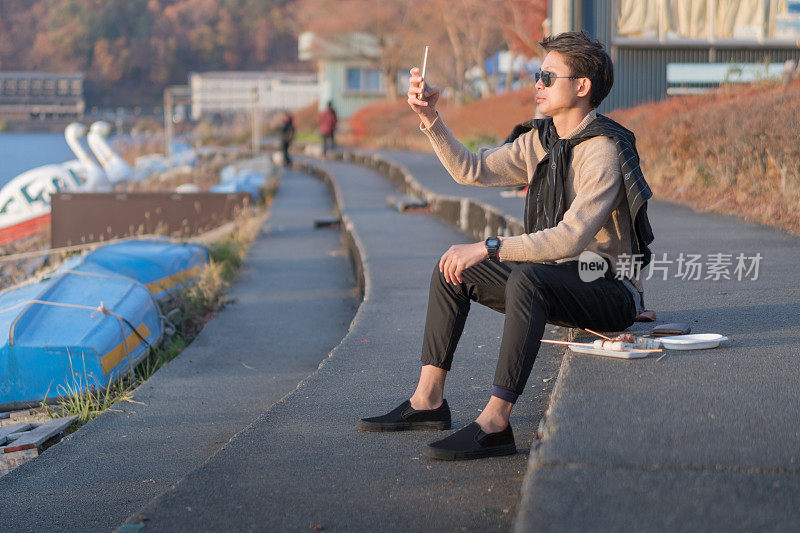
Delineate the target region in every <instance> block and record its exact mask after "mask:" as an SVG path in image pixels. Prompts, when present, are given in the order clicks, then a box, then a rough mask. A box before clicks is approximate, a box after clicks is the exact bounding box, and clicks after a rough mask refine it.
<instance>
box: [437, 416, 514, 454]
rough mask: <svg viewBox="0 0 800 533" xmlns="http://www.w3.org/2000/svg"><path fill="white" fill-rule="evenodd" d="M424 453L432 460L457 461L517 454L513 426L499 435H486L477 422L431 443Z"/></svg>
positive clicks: (509, 426)
mask: <svg viewBox="0 0 800 533" xmlns="http://www.w3.org/2000/svg"><path fill="white" fill-rule="evenodd" d="M422 453H423V454H425V455H426V456H427V457H430V458H431V459H439V460H440V461H457V460H460V459H482V458H484V457H496V456H499V455H512V454H515V453H517V445H516V444H514V432H513V431H512V430H511V424H509V425H508V427H507V428H506V429H504V430H503V431H500V432H498V433H484V432H483V430H482V429H481V426H480V425H478V423H477V422H473V423H471V424H469V425H468V426H465V427H463V428H461V429H459V430H458V431H456V432H455V433H453V434H452V435H450V436H449V437H445V438H444V439H442V440H437V441H436V442H431V443H430V444H428V445H427V446H426V447H425V448H423V450H422Z"/></svg>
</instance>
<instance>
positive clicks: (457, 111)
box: [341, 82, 800, 234]
mask: <svg viewBox="0 0 800 533" xmlns="http://www.w3.org/2000/svg"><path fill="white" fill-rule="evenodd" d="M534 105H535V102H534V95H533V92H532V91H531V90H526V91H520V92H517V93H511V94H505V95H500V96H497V97H494V98H491V99H486V100H476V101H474V102H471V103H469V104H465V105H462V106H454V105H452V103H449V102H442V103H441V104H440V110H441V114H442V116H443V117H444V119H445V121H446V122H447V124H448V126H450V128H452V129H453V131H454V132H455V134H456V136H457V137H458V138H459V139H461V140H462V141H464V142H465V144H467V145H468V146H470V147H471V148H473V149H474V148H476V147H477V146H481V145H492V144H496V143H497V142H498V141H500V140H502V139H503V138H505V136H506V135H507V134H508V133H509V132H510V131H511V128H512V127H513V126H514V125H515V124H517V123H519V122H522V121H524V120H527V119H528V118H530V117H531V116H532V113H533V109H534ZM611 117H612V118H614V119H615V120H617V121H619V122H620V123H622V124H623V125H624V126H626V127H628V128H629V129H631V130H632V131H633V132H634V133H635V134H636V136H637V139H638V142H637V145H638V148H639V152H640V155H641V157H642V167H643V169H644V172H645V177H646V178H647V180H648V182H649V183H650V185H651V186H652V188H653V191H654V192H655V195H656V198H661V199H666V200H674V201H678V202H681V203H685V204H688V205H690V206H692V207H694V208H696V209H699V210H703V211H712V212H716V213H724V214H729V215H735V216H739V217H742V218H744V219H746V220H749V221H752V222H757V223H760V224H767V225H773V226H778V227H781V228H784V229H786V230H788V231H791V232H793V233H795V234H800V170H799V169H800V165H798V163H797V162H798V161H800V82H794V83H792V84H790V85H788V86H781V85H776V84H759V85H751V86H745V87H737V88H726V89H723V90H720V91H719V92H716V93H714V94H709V95H700V96H688V97H679V98H670V99H668V100H666V101H663V102H659V103H655V104H646V105H641V106H637V107H634V108H630V109H626V110H620V111H616V112H614V113H612V114H611ZM348 125H349V130H350V131H349V133H347V134H346V135H342V136H341V140H342V141H343V142H345V143H347V144H351V145H357V146H362V147H366V148H396V149H410V150H421V151H428V152H429V151H431V147H430V144H429V143H428V141H427V139H426V138H425V136H424V135H423V134H422V133H420V132H419V131H418V130H417V125H418V123H417V120H416V118H415V116H414V114H413V113H412V112H411V110H410V109H409V108H408V104H407V103H406V102H405V100H398V101H395V102H382V103H378V104H375V105H372V106H369V107H367V108H364V109H362V110H361V111H359V112H358V113H356V114H355V115H354V116H353V117H351V118H350V120H349V124H348Z"/></svg>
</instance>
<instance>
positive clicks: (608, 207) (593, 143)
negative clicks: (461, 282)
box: [420, 110, 641, 290]
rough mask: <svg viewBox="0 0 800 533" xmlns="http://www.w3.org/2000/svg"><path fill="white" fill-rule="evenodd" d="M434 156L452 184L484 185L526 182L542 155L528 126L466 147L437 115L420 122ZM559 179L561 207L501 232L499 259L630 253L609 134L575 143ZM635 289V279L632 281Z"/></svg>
mask: <svg viewBox="0 0 800 533" xmlns="http://www.w3.org/2000/svg"><path fill="white" fill-rule="evenodd" d="M596 117H597V113H596V112H595V111H594V110H592V111H591V112H590V113H589V114H588V115H586V117H585V118H584V119H583V121H581V123H580V124H579V125H578V126H577V127H576V128H575V129H574V130H573V131H571V132H570V133H569V134H567V135H565V136H563V138H570V137H574V136H575V135H577V134H578V133H580V132H581V131H582V130H583V129H584V128H585V127H586V126H587V124H589V123H590V122H591V121H592V120H594V119H595V118H596ZM420 129H421V130H422V131H423V132H425V134H426V135H427V136H428V138H429V139H430V141H431V144H432V145H433V148H434V150H435V151H436V155H437V156H438V157H439V160H440V161H441V162H442V164H443V165H444V167H445V168H446V169H447V171H448V172H449V173H450V175H451V176H452V177H453V179H455V180H456V181H457V182H458V183H462V184H464V185H479V186H484V187H512V186H517V185H527V184H528V183H530V181H531V179H533V175H534V171H535V170H536V165H537V164H538V163H539V161H540V160H541V159H542V158H543V157H544V156H545V150H544V148H542V144H541V143H540V142H539V134H538V132H537V131H536V130H532V131H530V132H528V133H526V134H524V135H521V136H520V137H518V138H517V139H516V140H515V141H514V142H513V143H508V144H504V145H502V146H499V147H497V148H481V149H480V150H478V152H477V153H474V152H471V151H470V150H468V149H467V148H466V147H465V146H464V145H463V144H461V143H460V142H459V141H458V140H457V139H456V138H455V137H454V136H453V133H452V132H451V131H450V129H449V128H448V127H447V126H446V125H445V124H444V122H443V121H442V119H441V117H438V118H437V119H436V121H435V122H434V123H433V124H432V125H431V126H430V128H425V127H424V126H422V125H421V126H420ZM572 154H573V155H572V162H571V163H570V166H569V174H568V175H567V179H566V182H565V184H564V190H565V193H566V196H567V210H566V212H565V213H564V217H563V219H562V220H561V221H560V222H559V223H558V224H557V225H556V226H555V227H552V228H548V229H545V230H541V231H537V232H534V233H528V234H523V235H515V236H512V237H504V238H503V242H502V245H501V246H500V253H499V257H500V259H501V260H503V261H534V262H540V263H544V262H561V261H569V260H575V259H577V257H578V256H579V255H580V253H581V252H582V251H584V250H591V251H593V252H595V253H597V254H599V255H601V256H603V257H606V258H608V259H610V261H611V264H612V267H613V265H616V264H617V260H618V259H617V258H618V257H619V256H620V255H621V254H628V255H630V254H631V237H630V232H631V220H630V213H629V210H628V202H627V199H626V198H625V190H624V183H623V179H622V174H621V171H620V166H619V161H618V158H617V148H616V146H615V144H614V141H613V140H612V139H611V138H610V137H593V138H591V139H588V140H586V141H583V142H582V143H580V144H578V145H577V146H575V148H574V149H573V152H572ZM633 281H634V284H635V285H636V286H637V288H638V289H639V290H641V285H640V284H639V283H638V280H633Z"/></svg>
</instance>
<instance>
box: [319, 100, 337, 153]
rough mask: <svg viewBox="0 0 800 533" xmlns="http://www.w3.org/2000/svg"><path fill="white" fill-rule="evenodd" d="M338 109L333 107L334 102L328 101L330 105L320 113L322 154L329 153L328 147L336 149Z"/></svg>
mask: <svg viewBox="0 0 800 533" xmlns="http://www.w3.org/2000/svg"><path fill="white" fill-rule="evenodd" d="M337 122H338V119H337V118H336V110H335V109H334V108H333V102H328V107H326V108H325V111H323V112H322V113H320V115H319V132H320V134H321V135H322V155H327V154H328V149H331V150H333V149H335V148H336V142H335V139H334V136H335V135H336V123H337Z"/></svg>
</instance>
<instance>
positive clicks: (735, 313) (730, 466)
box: [381, 152, 800, 531]
mask: <svg viewBox="0 0 800 533" xmlns="http://www.w3.org/2000/svg"><path fill="white" fill-rule="evenodd" d="M381 155H383V156H384V157H386V158H388V159H390V160H394V161H396V162H398V163H400V164H402V165H404V166H405V167H406V168H408V169H409V170H410V171H411V172H412V173H413V174H414V176H415V178H417V179H418V181H419V182H420V183H421V184H422V185H424V186H425V187H426V188H428V189H429V190H432V191H434V192H437V193H439V194H446V195H450V196H472V197H474V198H476V199H479V200H481V201H482V202H485V203H488V204H490V205H494V206H496V207H499V208H500V209H503V210H505V211H506V212H507V213H510V214H512V215H514V216H517V217H520V214H521V212H522V201H521V200H520V199H513V198H512V199H508V198H501V197H500V196H499V194H498V191H497V190H496V189H477V188H472V187H464V186H461V185H458V184H455V183H454V182H453V181H452V180H450V179H449V178H448V177H447V174H446V171H445V170H444V169H443V168H442V166H441V165H440V164H439V163H438V161H437V160H436V158H435V157H434V156H432V155H428V154H417V153H402V152H384V153H382V154H381ZM516 203H518V208H516V205H515V204H516ZM509 209H517V210H516V211H509ZM649 211H650V216H651V221H652V223H653V227H654V230H655V234H656V241H655V243H654V247H653V251H654V252H655V253H656V256H657V258H658V259H660V260H664V259H665V261H664V262H662V263H661V264H660V267H663V268H664V270H662V269H659V270H656V271H654V272H653V274H652V279H650V280H646V281H645V290H646V301H647V304H648V306H649V307H651V308H653V309H655V310H656V312H657V314H658V318H659V320H658V322H657V323H668V322H678V321H683V322H691V323H692V326H693V331H694V332H695V333H723V334H725V335H728V336H729V337H730V338H731V340H730V342H728V343H726V344H725V345H724V346H723V347H721V348H719V349H714V350H706V351H689V352H676V351H670V352H668V353H669V355H667V356H666V357H665V358H663V359H661V361H657V359H656V358H655V357H652V358H647V359H644V360H636V361H618V360H610V359H605V358H598V357H588V356H582V355H571V353H570V354H568V355H567V356H566V357H565V359H564V364H563V366H562V369H561V374H560V377H559V382H558V384H557V392H556V394H555V396H554V398H553V401H552V405H551V406H550V411H549V413H548V417H547V419H546V423H545V425H544V428H543V429H544V431H543V434H542V437H543V439H542V442H541V443H540V444H538V446H537V447H536V448H535V454H534V455H533V456H532V457H531V470H530V472H529V474H528V476H527V478H526V483H525V487H524V490H523V502H522V505H521V510H520V514H519V516H518V518H517V520H516V529H517V530H518V531H580V530H629V531H630V530H641V529H647V530H664V531H674V530H688V531H696V530H737V531H738V530H761V529H770V530H794V531H797V530H798V529H800V423H799V422H798V421H799V420H800V389H798V383H800V320H799V319H800V275H798V265H800V239H798V238H796V237H792V236H789V235H787V234H785V233H784V232H781V231H779V230H775V229H771V228H766V227H761V226H756V225H753V224H747V223H745V222H742V221H741V220H738V219H735V218H732V217H725V216H717V215H712V214H705V213H696V212H693V211H692V210H690V209H688V208H686V207H682V206H679V205H675V204H671V203H665V202H658V201H652V202H650V210H649ZM681 253H683V254H684V258H688V257H689V254H699V255H701V256H702V257H701V259H700V261H699V263H701V265H702V267H703V270H702V273H701V274H700V278H701V279H700V280H693V279H691V278H692V277H694V276H693V275H692V276H688V278H689V279H684V276H682V275H681V272H680V271H679V257H680V254H681ZM718 253H721V254H731V255H732V257H727V258H726V260H730V261H731V262H732V264H730V265H727V266H722V267H721V270H722V271H723V272H727V274H728V275H729V276H730V278H731V279H724V278H723V279H719V280H715V279H714V278H715V277H716V275H714V274H713V272H711V271H709V270H708V265H709V263H712V262H713V258H712V257H709V254H718ZM740 253H743V254H744V256H745V257H746V258H750V257H754V256H756V254H759V253H760V254H761V256H762V257H763V259H761V261H760V264H759V270H758V276H757V278H758V279H756V280H753V279H752V278H753V277H754V274H755V273H750V274H749V275H745V276H743V278H744V279H743V280H741V281H739V280H738V279H737V274H736V270H735V269H736V264H737V260H736V258H737V256H738V255H739V254H740ZM663 254H666V257H664V256H663ZM746 264H747V266H750V265H751V264H752V261H747V262H746ZM648 275H649V274H648V273H645V277H647V276H648ZM664 276H666V277H667V279H666V280H665V279H664ZM676 276H678V277H676ZM709 276H711V279H706V278H707V277H709ZM648 328H649V326H648V325H645V324H637V325H636V326H635V329H648Z"/></svg>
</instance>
